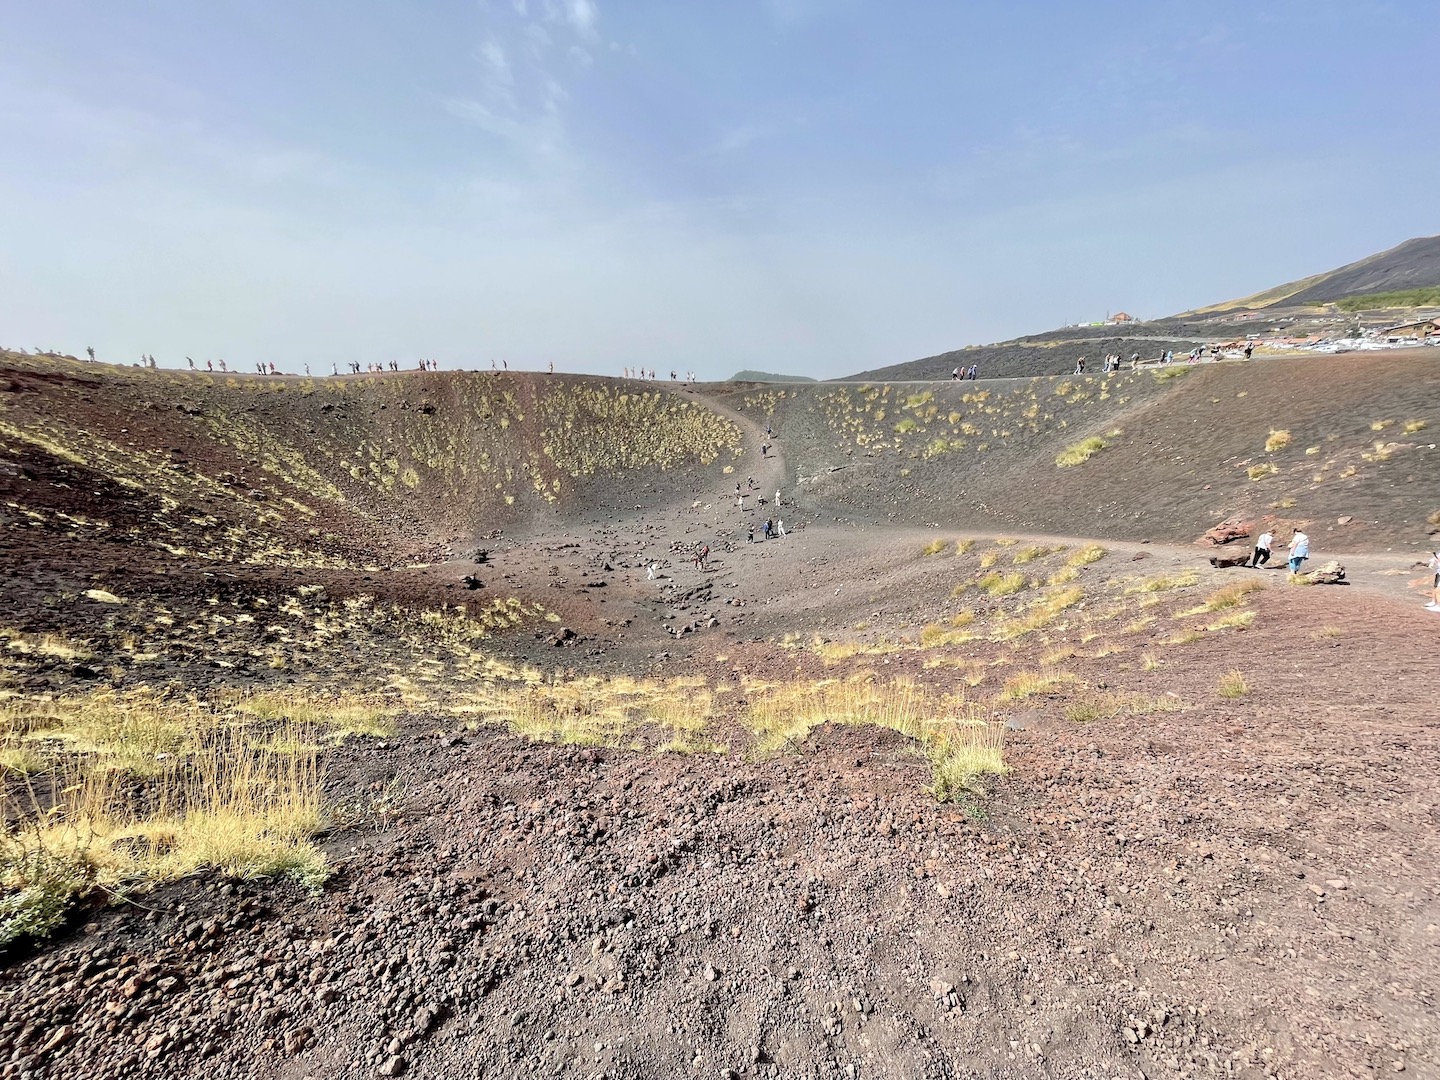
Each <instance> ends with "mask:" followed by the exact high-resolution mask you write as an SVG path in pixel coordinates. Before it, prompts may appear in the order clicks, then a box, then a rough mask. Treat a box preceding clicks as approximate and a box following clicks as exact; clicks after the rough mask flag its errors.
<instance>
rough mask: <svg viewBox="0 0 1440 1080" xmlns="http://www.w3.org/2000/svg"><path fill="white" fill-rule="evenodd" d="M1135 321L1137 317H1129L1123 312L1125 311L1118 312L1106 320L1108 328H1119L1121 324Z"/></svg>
mask: <svg viewBox="0 0 1440 1080" xmlns="http://www.w3.org/2000/svg"><path fill="white" fill-rule="evenodd" d="M1134 321H1135V316H1134V315H1127V314H1126V313H1125V312H1123V311H1117V312H1116V313H1115V314H1114V315H1111V316H1110V317H1109V318H1108V319H1106V320H1105V325H1106V326H1118V325H1119V324H1120V323H1129V322H1134Z"/></svg>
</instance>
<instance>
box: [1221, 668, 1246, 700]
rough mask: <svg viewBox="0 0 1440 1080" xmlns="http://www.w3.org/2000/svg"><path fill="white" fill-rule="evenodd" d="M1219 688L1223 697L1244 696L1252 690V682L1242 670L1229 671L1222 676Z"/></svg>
mask: <svg viewBox="0 0 1440 1080" xmlns="http://www.w3.org/2000/svg"><path fill="white" fill-rule="evenodd" d="M1219 690H1220V696H1221V697H1222V698H1231V699H1233V698H1242V697H1244V696H1245V695H1246V694H1248V693H1249V692H1250V684H1249V683H1247V682H1246V681H1245V676H1244V675H1242V674H1241V673H1240V672H1238V671H1227V672H1226V673H1225V674H1224V675H1221V676H1220V686H1219Z"/></svg>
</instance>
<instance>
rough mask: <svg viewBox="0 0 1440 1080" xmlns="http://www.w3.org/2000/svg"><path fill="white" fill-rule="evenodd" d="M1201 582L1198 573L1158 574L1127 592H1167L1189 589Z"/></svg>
mask: <svg viewBox="0 0 1440 1080" xmlns="http://www.w3.org/2000/svg"><path fill="white" fill-rule="evenodd" d="M1199 581H1200V574H1199V572H1198V571H1196V570H1183V571H1181V572H1180V573H1178V574H1158V575H1156V576H1155V577H1152V578H1145V579H1144V580H1142V581H1140V582H1138V583H1137V584H1135V585H1132V586H1130V587H1129V588H1128V589H1126V590H1125V591H1126V592H1127V593H1156V592H1166V591H1168V590H1170V589H1188V588H1190V587H1191V586H1193V585H1195V584H1197V583H1198V582H1199Z"/></svg>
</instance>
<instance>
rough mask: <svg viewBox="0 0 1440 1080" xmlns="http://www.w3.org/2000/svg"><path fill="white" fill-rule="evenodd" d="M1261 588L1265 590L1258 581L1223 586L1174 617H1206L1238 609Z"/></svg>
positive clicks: (1262, 584) (1238, 582)
mask: <svg viewBox="0 0 1440 1080" xmlns="http://www.w3.org/2000/svg"><path fill="white" fill-rule="evenodd" d="M1263 588H1265V585H1264V583H1263V582H1259V581H1237V582H1235V583H1234V584H1231V585H1224V586H1222V587H1220V588H1218V589H1216V590H1215V591H1214V592H1213V593H1211V594H1210V595H1209V596H1207V597H1206V598H1205V600H1204V602H1203V603H1202V604H1200V605H1199V606H1198V607H1193V608H1190V609H1189V610H1188V611H1181V612H1179V613H1177V614H1176V616H1175V617H1176V618H1177V619H1182V618H1184V617H1186V616H1187V615H1207V614H1210V613H1211V612H1215V611H1225V610H1227V609H1229V608H1235V607H1240V606H1241V605H1242V604H1244V603H1245V598H1246V597H1247V596H1249V595H1250V594H1251V593H1253V592H1259V591H1260V590H1261V589H1263Z"/></svg>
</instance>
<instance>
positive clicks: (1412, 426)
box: [1405, 420, 1429, 435]
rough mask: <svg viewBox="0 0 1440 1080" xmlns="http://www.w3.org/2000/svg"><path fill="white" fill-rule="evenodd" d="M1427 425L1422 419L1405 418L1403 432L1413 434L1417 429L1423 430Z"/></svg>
mask: <svg viewBox="0 0 1440 1080" xmlns="http://www.w3.org/2000/svg"><path fill="white" fill-rule="evenodd" d="M1428 426H1429V425H1428V424H1426V422H1425V421H1424V420H1406V421H1405V434H1406V435H1414V434H1415V433H1416V432H1417V431H1424V430H1425V428H1426V427H1428Z"/></svg>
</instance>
